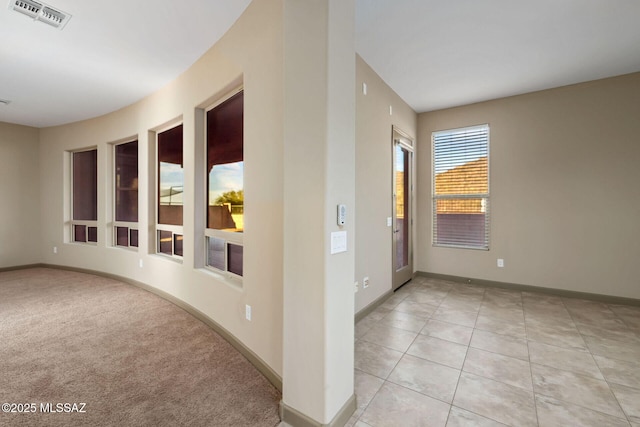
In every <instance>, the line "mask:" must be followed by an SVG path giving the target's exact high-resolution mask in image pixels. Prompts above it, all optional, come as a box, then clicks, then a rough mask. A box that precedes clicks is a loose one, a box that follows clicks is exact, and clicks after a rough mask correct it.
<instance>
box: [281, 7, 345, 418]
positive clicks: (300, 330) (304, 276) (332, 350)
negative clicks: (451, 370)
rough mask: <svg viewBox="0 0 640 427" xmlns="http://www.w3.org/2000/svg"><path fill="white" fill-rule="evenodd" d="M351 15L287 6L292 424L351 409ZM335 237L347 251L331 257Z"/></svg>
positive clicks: (288, 403)
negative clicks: (342, 237) (341, 211)
mask: <svg viewBox="0 0 640 427" xmlns="http://www.w3.org/2000/svg"><path fill="white" fill-rule="evenodd" d="M354 15H355V1H354V0H313V1H303V0H283V25H284V30H283V37H284V40H283V41H284V75H283V79H284V81H283V84H284V117H283V121H284V212H285V213H284V270H283V271H284V292H283V298H284V304H283V306H284V313H283V317H284V322H283V343H284V344H283V397H282V407H283V414H284V421H287V419H288V417H292V418H291V420H292V421H295V422H296V425H344V423H345V422H346V421H347V420H348V417H349V416H350V415H351V413H352V412H353V411H354V409H355V398H354V385H353V365H354V356H353V348H354V338H353V337H354V331H353V330H354V289H353V281H354V274H355V257H354V242H355V236H354V232H355V225H354V221H355V60H356V56H355V45H354V21H355V17H354ZM338 205H345V206H346V208H347V215H346V223H345V224H344V225H342V226H340V225H338V223H337V218H336V216H337V215H336V212H337V206H338ZM340 232H342V233H346V242H347V250H346V251H345V252H339V253H334V254H332V253H331V252H332V251H331V238H332V234H333V233H340ZM300 423H302V424H300Z"/></svg>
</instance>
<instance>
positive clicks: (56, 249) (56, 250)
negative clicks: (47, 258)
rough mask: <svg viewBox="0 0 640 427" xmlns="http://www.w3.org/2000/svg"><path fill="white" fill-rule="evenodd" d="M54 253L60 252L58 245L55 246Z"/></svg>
mask: <svg viewBox="0 0 640 427" xmlns="http://www.w3.org/2000/svg"><path fill="white" fill-rule="evenodd" d="M53 253H54V254H57V253H58V247H57V246H54V247H53Z"/></svg>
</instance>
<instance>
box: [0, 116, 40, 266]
mask: <svg viewBox="0 0 640 427" xmlns="http://www.w3.org/2000/svg"><path fill="white" fill-rule="evenodd" d="M38 132H39V131H38V129H34V128H30V127H27V126H19V125H13V124H8V123H2V122H0V268H2V267H10V266H18V265H28V264H34V263H37V262H40V191H39V186H38V183H39V178H40V174H39V168H40V158H39V155H38Z"/></svg>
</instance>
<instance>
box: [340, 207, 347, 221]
mask: <svg viewBox="0 0 640 427" xmlns="http://www.w3.org/2000/svg"><path fill="white" fill-rule="evenodd" d="M345 222H347V205H338V225H340V226H342V225H344V223H345Z"/></svg>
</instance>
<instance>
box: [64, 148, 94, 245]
mask: <svg viewBox="0 0 640 427" xmlns="http://www.w3.org/2000/svg"><path fill="white" fill-rule="evenodd" d="M90 151H95V152H96V168H95V169H96V170H95V174H96V189H95V200H96V202H95V203H96V206H95V210H96V219H95V220H86V219H75V182H74V181H75V179H74V178H75V167H76V165H75V154H77V153H85V152H90ZM69 157H70V162H69V163H70V166H71V167H70V172H71V176H70V178H71V186H70V189H71V191H70V197H69V199H70V202H71V205H70V208H71V209H70V214H71V215H70V221H69V224H70V229H69V238H70V243H75V244H80V245H89V246H97V245H98V242H99V240H100V239H99V238H98V236H99V233H98V214H99V211H98V197H99V196H98V187H99V186H98V164H99V159H98V147H97V146H92V147H86V148H81V149H78V150H73V151H69ZM77 226H79V227H84V229H85V240H76V230H75V229H76V227H77ZM91 228H93V229H95V233H96V240H95V241H92V240H89V229H91Z"/></svg>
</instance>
